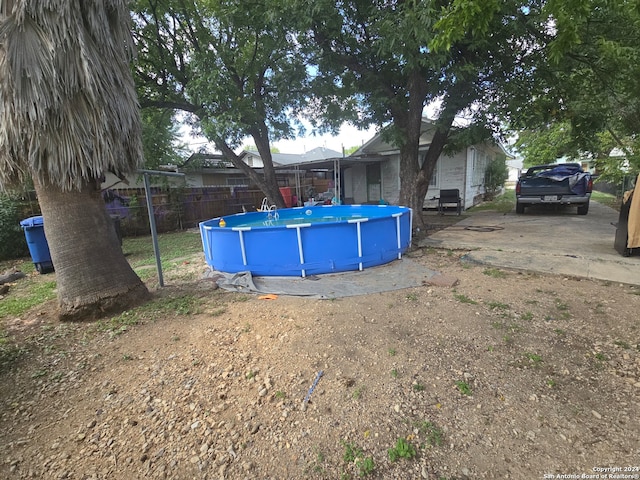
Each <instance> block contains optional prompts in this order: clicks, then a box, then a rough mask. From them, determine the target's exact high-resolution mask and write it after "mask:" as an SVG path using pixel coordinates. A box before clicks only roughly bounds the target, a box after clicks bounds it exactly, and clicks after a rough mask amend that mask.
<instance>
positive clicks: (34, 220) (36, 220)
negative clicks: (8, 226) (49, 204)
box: [20, 215, 44, 228]
mask: <svg viewBox="0 0 640 480" xmlns="http://www.w3.org/2000/svg"><path fill="white" fill-rule="evenodd" d="M43 225H44V221H43V220H42V215H38V216H36V217H29V218H25V219H24V220H22V221H21V222H20V226H21V227H23V228H28V227H41V226H43Z"/></svg>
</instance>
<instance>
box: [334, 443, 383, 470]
mask: <svg viewBox="0 0 640 480" xmlns="http://www.w3.org/2000/svg"><path fill="white" fill-rule="evenodd" d="M342 445H343V447H344V454H343V455H342V459H343V460H344V461H345V462H346V463H348V464H352V465H355V467H356V470H357V472H358V475H359V476H361V477H366V476H368V475H371V474H372V473H373V472H374V470H375V468H376V466H375V463H374V461H373V457H367V456H365V454H364V452H363V451H362V449H361V448H359V447H357V446H356V445H355V444H353V443H349V442H344V441H343V442H342Z"/></svg>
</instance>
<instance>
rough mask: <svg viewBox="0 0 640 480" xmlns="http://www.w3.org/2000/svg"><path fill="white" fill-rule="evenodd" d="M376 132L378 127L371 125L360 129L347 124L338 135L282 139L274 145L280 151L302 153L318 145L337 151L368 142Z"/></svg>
mask: <svg viewBox="0 0 640 480" xmlns="http://www.w3.org/2000/svg"><path fill="white" fill-rule="evenodd" d="M375 134H376V128H375V127H370V128H369V129H367V130H358V129H357V128H355V127H353V126H351V125H345V126H343V127H342V128H341V129H340V132H339V133H338V135H321V136H306V137H302V138H297V139H295V140H280V141H278V142H274V144H273V146H274V147H276V148H278V150H280V153H295V154H302V153H306V152H308V151H309V150H313V149H314V148H318V147H325V148H328V149H331V150H335V151H336V152H341V151H342V147H344V148H345V149H347V148H350V147H355V146H358V147H359V146H361V145H362V144H363V143H365V142H368V141H369V140H371V139H372V138H373V136H374V135H375Z"/></svg>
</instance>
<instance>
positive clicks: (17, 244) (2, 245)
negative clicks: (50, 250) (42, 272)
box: [0, 193, 29, 260]
mask: <svg viewBox="0 0 640 480" xmlns="http://www.w3.org/2000/svg"><path fill="white" fill-rule="evenodd" d="M21 220H23V219H22V218H20V208H19V203H18V200H17V199H16V198H15V197H12V196H10V195H7V194H3V193H0V260H9V259H12V258H20V257H24V256H26V255H28V254H29V250H28V248H27V242H26V240H25V237H24V232H23V231H22V227H21V226H20V221H21Z"/></svg>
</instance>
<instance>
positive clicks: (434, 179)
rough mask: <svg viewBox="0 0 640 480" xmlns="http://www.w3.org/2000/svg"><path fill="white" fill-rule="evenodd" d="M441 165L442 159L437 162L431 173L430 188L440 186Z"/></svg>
mask: <svg viewBox="0 0 640 480" xmlns="http://www.w3.org/2000/svg"><path fill="white" fill-rule="evenodd" d="M439 167H440V159H438V161H437V162H436V166H435V167H434V168H433V174H431V179H430V180H429V188H438V184H439V183H440V182H438V170H439Z"/></svg>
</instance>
